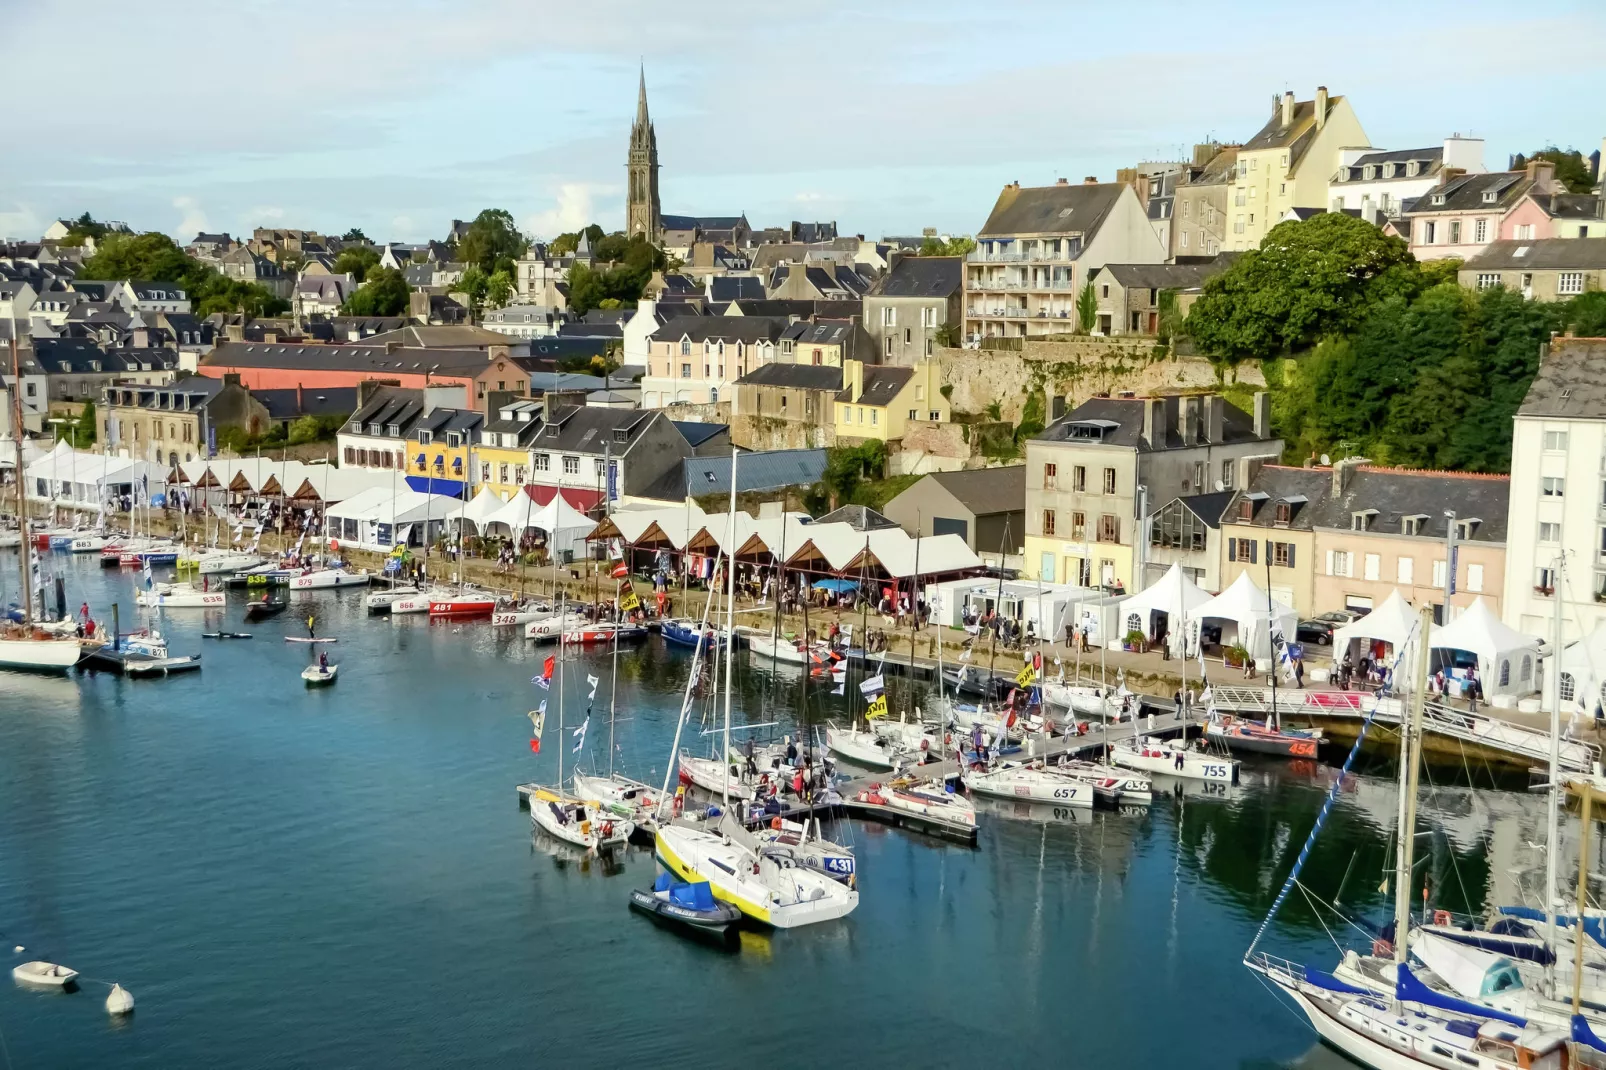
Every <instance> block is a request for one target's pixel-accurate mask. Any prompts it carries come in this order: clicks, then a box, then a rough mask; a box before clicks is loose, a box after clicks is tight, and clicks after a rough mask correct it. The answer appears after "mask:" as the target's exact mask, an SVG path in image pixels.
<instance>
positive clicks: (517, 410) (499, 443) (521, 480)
mask: <svg viewBox="0 0 1606 1070" xmlns="http://www.w3.org/2000/svg"><path fill="white" fill-rule="evenodd" d="M543 405H544V403H543V402H541V401H536V400H532V399H530V398H519V399H516V400H511V401H507V402H504V403H502V404H500V405H498V406H496V409H495V411H494V412H492V413H491V416H490V419H488V420H487V421H486V422H485V424H484V426H483V427H481V428H480V435H479V442H478V444H476V445H475V447H474V466H475V469H476V472H475V477H476V479H477V480H478V482H479V485H481V486H486V487H490V488H491V491H492V493H494V494H496V495H497V496H498V497H500V498H501V499H502V500H503V501H508V500H510V499H511V498H512V497H513V495H515V494H517V493H518V492H519V489H520V488H521V487H523V486H524V485H525V484H526V483H528V482H529V481H530V466H531V461H530V443H531V442H532V441H533V440H534V439H535V436H536V435H537V434H539V433H540V430H541V414H542V411H543Z"/></svg>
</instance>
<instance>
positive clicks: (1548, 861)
mask: <svg viewBox="0 0 1606 1070" xmlns="http://www.w3.org/2000/svg"><path fill="white" fill-rule="evenodd" d="M1566 565H1567V559H1566V556H1565V555H1563V554H1557V555H1556V578H1555V579H1554V580H1553V581H1551V586H1552V587H1553V589H1554V590H1555V595H1554V596H1553V597H1552V598H1551V601H1552V602H1554V603H1555V607H1554V613H1553V616H1552V619H1551V627H1552V628H1553V629H1554V632H1553V635H1552V639H1551V644H1550V645H1551V651H1550V660H1551V661H1553V662H1555V664H1556V671H1555V677H1554V682H1553V685H1552V687H1551V690H1550V776H1549V778H1548V779H1549V781H1550V790H1549V791H1548V792H1546V793H1545V944H1546V945H1547V946H1549V947H1555V946H1556V880H1557V875H1556V868H1557V867H1556V855H1557V853H1558V852H1559V851H1560V850H1561V842H1560V841H1561V802H1560V798H1561V791H1562V787H1561V592H1562V586H1561V578H1562V569H1564V568H1565V567H1566ZM1445 609H1446V611H1447V612H1448V610H1449V605H1448V603H1446V605H1445ZM1584 836H1585V838H1586V839H1587V838H1588V836H1589V830H1588V829H1587V828H1586V829H1585V830H1584ZM1583 953H1584V946H1583V945H1582V944H1579V945H1578V947H1577V948H1576V949H1575V950H1574V952H1573V954H1574V955H1576V956H1578V957H1579V958H1582V957H1583ZM1545 995H1546V996H1548V997H1550V998H1551V999H1555V998H1556V967H1555V964H1554V962H1552V963H1550V964H1549V965H1547V966H1546V967H1545Z"/></svg>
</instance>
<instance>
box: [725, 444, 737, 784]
mask: <svg viewBox="0 0 1606 1070" xmlns="http://www.w3.org/2000/svg"><path fill="white" fill-rule="evenodd" d="M737 457H738V451H736V450H732V451H731V498H730V516H728V517H727V518H726V521H725V742H724V748H725V749H724V761H723V762H722V763H721V764H722V765H723V767H724V770H725V779H724V783H723V785H722V788H723V792H722V801H723V802H724V804H725V805H724V809H726V810H729V809H730V803H731V760H730V752H731V649H732V648H733V647H735V646H736V461H737Z"/></svg>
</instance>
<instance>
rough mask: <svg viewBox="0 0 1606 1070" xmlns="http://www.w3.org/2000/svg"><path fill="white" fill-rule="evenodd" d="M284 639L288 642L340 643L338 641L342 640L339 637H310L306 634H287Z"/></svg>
mask: <svg viewBox="0 0 1606 1070" xmlns="http://www.w3.org/2000/svg"><path fill="white" fill-rule="evenodd" d="M284 641H285V642H287V643H338V642H340V640H339V639H308V638H307V637H306V636H304V635H287V636H285V637H284Z"/></svg>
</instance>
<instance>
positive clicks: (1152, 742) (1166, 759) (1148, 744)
mask: <svg viewBox="0 0 1606 1070" xmlns="http://www.w3.org/2000/svg"><path fill="white" fill-rule="evenodd" d="M1110 763H1111V764H1112V765H1119V766H1124V767H1125V768H1127V769H1136V770H1139V771H1140V772H1144V773H1163V774H1165V775H1166V776H1173V777H1183V778H1185V779H1188V780H1208V781H1212V782H1215V783H1220V784H1236V783H1237V782H1238V759H1236V758H1224V757H1221V756H1219V755H1215V754H1211V753H1210V752H1209V751H1203V750H1199V749H1198V748H1197V747H1190V746H1188V744H1187V743H1186V742H1185V741H1183V740H1180V739H1167V740H1157V739H1152V738H1150V737H1148V736H1136V735H1134V736H1133V738H1132V739H1128V740H1122V741H1120V742H1118V743H1112V744H1111V745H1110Z"/></svg>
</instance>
